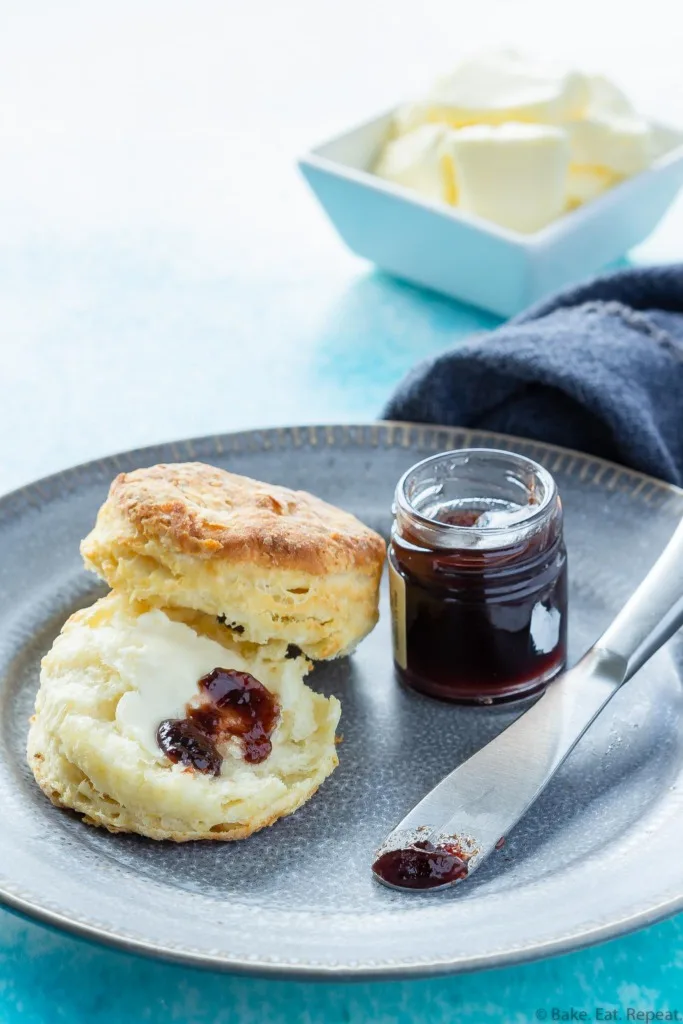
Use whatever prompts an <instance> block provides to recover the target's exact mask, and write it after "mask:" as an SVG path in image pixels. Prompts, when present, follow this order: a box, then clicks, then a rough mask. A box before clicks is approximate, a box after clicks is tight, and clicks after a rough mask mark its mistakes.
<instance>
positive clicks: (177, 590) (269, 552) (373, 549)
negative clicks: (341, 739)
mask: <svg viewBox="0 0 683 1024" xmlns="http://www.w3.org/2000/svg"><path fill="white" fill-rule="evenodd" d="M81 551H82V554H83V557H84V559H85V562H86V565H87V566H88V568H90V569H93V570H94V571H95V572H97V573H98V575H100V576H101V577H102V578H104V579H105V580H106V581H107V582H108V583H109V585H110V586H111V587H113V588H114V589H116V590H118V591H121V592H123V593H125V594H127V595H128V596H129V598H130V599H132V600H137V601H145V602H148V603H150V604H154V605H156V606H158V607H175V608H190V609H195V610H197V611H201V612H205V613H207V614H209V615H215V616H225V618H226V620H227V621H228V623H234V625H235V626H236V627H237V628H238V632H239V633H240V634H241V635H242V637H243V638H244V639H247V640H251V641H254V642H255V643H259V644H262V643H268V642H269V641H271V640H274V639H279V640H284V641H286V642H287V643H292V644H296V645H297V646H298V647H300V648H301V649H302V650H303V651H304V652H305V653H306V654H307V655H309V656H310V657H312V658H333V657H336V656H338V655H341V654H345V653H348V652H349V651H350V650H352V649H353V648H354V647H355V646H356V645H357V644H358V642H359V641H360V640H361V639H362V638H363V637H364V636H365V635H366V634H367V633H369V632H370V630H371V629H372V628H373V626H374V625H375V623H376V622H377V618H378V610H377V608H378V590H379V580H380V577H381V573H382V566H383V563H384V552H385V545H384V541H383V540H382V538H381V537H379V536H378V534H376V533H374V532H373V531H372V530H370V529H369V528H368V527H366V526H364V525H363V524H362V523H361V522H359V520H357V519H356V518H355V517H354V516H352V515H350V514H349V513H347V512H343V511H341V510H340V509H338V508H335V507H334V506H332V505H329V504H327V503H326V502H324V501H321V500H320V499H319V498H316V497H314V496H313V495H310V494H307V493H306V492H304V491H292V490H289V489H288V488H285V487H278V486H275V485H271V484H264V483H261V482H259V481H255V480H251V479H249V478H248V477H242V476H237V475H235V474H233V473H227V472H225V471H224V470H221V469H216V468H214V467H212V466H207V465H204V464H203V463H179V464H173V465H159V466H152V467H150V468H149V469H141V470H135V471H134V472H132V473H122V474H121V475H120V476H118V477H117V478H116V479H115V480H114V482H113V484H112V486H111V489H110V493H109V497H108V499H107V501H106V502H105V503H104V505H103V506H102V508H101V510H100V512H99V514H98V517H97V523H96V526H95V528H94V529H93V531H92V532H91V533H90V534H89V536H88V537H86V539H85V540H84V541H83V543H82V545H81Z"/></svg>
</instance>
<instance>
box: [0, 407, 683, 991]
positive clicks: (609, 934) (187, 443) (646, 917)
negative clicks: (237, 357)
mask: <svg viewBox="0 0 683 1024" xmlns="http://www.w3.org/2000/svg"><path fill="white" fill-rule="evenodd" d="M373 428H374V429H375V430H377V431H379V430H381V429H382V428H385V429H386V430H387V435H386V440H387V441H388V442H389V444H390V445H394V444H395V443H396V438H395V436H394V434H395V432H396V431H400V432H401V435H402V436H401V437H400V439H399V443H400V444H402V445H403V446H404V447H406V448H409V447H412V446H413V445H416V446H417V445H420V443H424V438H425V436H426V433H427V432H430V433H433V432H437V433H443V434H444V436H445V437H446V438H447V437H448V436H449V435H451V436H455V435H458V440H459V446H460V447H475V445H474V444H472V441H473V440H474V439H475V438H479V439H482V440H483V441H487V440H488V441H489V442H492V441H493V440H494V439H495V442H496V443H501V442H502V443H503V444H504V445H505V446H508V445H515V444H517V445H524V446H532V447H534V448H537V449H538V450H539V452H540V453H543V454H546V453H549V454H554V455H556V459H555V460H554V461H555V462H557V458H559V457H564V456H569V457H570V458H576V459H578V460H579V461H580V462H583V463H593V464H596V465H597V466H599V467H602V473H601V478H602V477H603V476H604V475H605V473H607V472H608V471H612V473H613V474H614V475H613V480H614V482H615V483H616V480H617V479H618V478H619V476H620V475H622V474H623V475H625V476H627V477H628V478H630V479H632V480H634V482H635V483H636V486H637V487H638V489H639V490H642V489H643V488H644V487H645V486H647V485H648V484H649V485H651V486H652V488H653V493H654V492H655V491H656V492H659V493H660V494H662V495H663V496H667V495H669V496H677V497H678V498H679V499H683V488H681V487H677V486H676V485H674V484H669V483H667V482H666V481H664V480H661V479H659V478H657V477H653V476H650V475H648V474H646V473H642V472H640V471H638V470H634V469H631V468H630V467H626V466H622V465H620V464H618V463H616V462H613V461H610V460H607V459H603V458H600V457H598V456H594V455H592V454H590V453H586V452H580V451H578V450H576V449H571V448H565V447H563V446H561V445H553V444H548V443H546V442H543V441H537V440H535V439H533V438H523V437H518V436H515V435H510V434H503V433H499V432H497V431H486V430H479V429H474V428H466V427H460V426H455V425H446V424H433V423H412V422H404V421H400V420H398V421H397V420H375V421H366V422H360V423H359V422H350V423H334V424H304V425H291V426H289V425H288V426H283V427H262V428H258V427H257V428H253V429H248V430H236V431H226V432H224V433H221V434H208V435H202V436H199V437H191V438H183V439H173V440H167V441H158V442H155V443H154V444H151V445H145V446H142V447H139V448H132V449H127V450H122V451H118V452H115V453H112V454H109V455H105V456H101V457H99V458H95V459H90V460H86V461H85V462H81V463H78V464H76V465H74V466H70V467H66V468H65V469H62V470H58V471H57V472H55V473H52V474H48V475H47V476H44V477H41V478H39V479H37V480H34V481H30V482H29V483H26V484H23V485H21V486H19V487H17V488H15V489H13V490H10V491H8V492H5V493H3V494H2V495H0V522H1V521H2V518H3V512H4V511H5V510H7V509H8V506H11V505H13V504H14V503H15V502H17V501H19V502H21V501H22V499H24V500H27V499H30V497H31V496H33V495H37V497H38V498H39V500H40V501H41V502H45V501H46V500H49V492H50V490H51V489H52V488H53V487H54V486H55V485H57V484H60V483H63V482H64V481H65V480H67V481H69V482H72V481H73V480H74V478H76V487H77V486H78V477H79V475H80V474H81V473H82V472H86V471H93V470H97V469H100V470H106V471H108V472H109V473H115V472H121V471H124V467H123V466H120V465H119V464H118V460H119V459H126V460H127V459H135V460H139V459H140V458H141V457H143V456H144V455H145V453H147V452H149V453H152V452H155V451H159V450H160V449H169V448H170V450H171V454H172V455H173V456H174V458H175V457H176V453H175V451H174V449H179V450H178V452H177V456H178V461H185V460H186V459H187V458H188V457H189V458H197V455H196V453H194V452H193V448H194V446H197V447H201V446H206V445H207V444H213V445H214V447H215V448H216V450H217V453H218V454H222V453H223V451H229V450H230V444H229V441H230V440H233V441H235V440H239V439H242V438H244V439H246V438H249V439H251V440H252V441H253V439H254V438H258V439H259V441H260V445H259V448H260V449H261V450H262V449H263V448H265V447H269V445H266V444H265V443H264V439H266V438H269V437H272V436H273V435H276V436H277V437H278V438H279V439H282V438H284V437H285V436H289V437H291V438H293V440H294V445H295V447H296V446H299V439H298V435H299V433H300V432H301V433H302V434H304V435H306V434H308V435H309V437H311V436H313V435H311V432H315V437H316V441H313V442H312V443H314V444H315V443H317V436H318V434H319V432H321V431H322V432H329V431H342V432H344V433H346V434H347V435H350V438H351V441H352V442H353V443H356V444H357V443H358V442H359V440H360V438H359V436H357V434H356V432H358V431H365V430H368V429H373ZM361 436H362V435H361ZM225 442H228V443H225ZM328 443H329V444H331V443H332V442H330V441H329V440H328ZM377 447H379V439H378V441H377ZM181 449H184V451H183V450H181ZM233 450H235V448H234V447H233ZM254 450H255V451H256V450H259V449H254ZM442 450H447V449H442ZM532 457H533V456H532ZM60 490H61V488H60ZM69 490H71V487H69ZM62 493H63V491H62ZM29 504H32V502H30V500H29ZM10 516H11V512H10ZM0 906H4V907H5V908H7V909H8V910H9V911H11V912H12V913H14V914H17V915H19V916H21V917H24V918H26V919H29V920H33V921H37V922H38V923H40V924H42V925H47V926H48V927H51V928H53V929H56V930H58V931H63V932H66V933H67V934H69V935H73V936H75V937H77V938H78V939H85V940H87V941H90V942H94V943H98V944H102V945H105V946H107V947H109V948H113V949H117V950H120V951H123V952H127V953H132V954H138V955H142V956H145V957H148V958H152V959H157V960H162V961H166V962H173V963H179V964H185V965H186V966H192V967H199V968H204V969H207V970H213V971H221V972H230V973H235V974H242V975H248V976H261V977H264V976H268V977H273V978H283V979H285V978H289V979H299V980H307V981H314V980H318V981H331V980H339V981H341V980H345V981H353V980H378V979H382V978H383V979H388V978H389V979H395V980H398V979H401V978H405V979H416V978H420V977H430V976H437V975H444V974H461V973H473V972H475V971H481V970H487V969H494V968H499V967H503V966H513V965H516V964H522V963H528V962H532V961H534V960H539V959H542V958H545V957H550V956H558V955H561V954H563V953H569V952H573V951H577V950H579V949H585V948H587V947H589V946H592V945H595V944H597V943H601V942H605V941H607V940H609V939H614V938H617V937H620V936H622V935H626V934H628V933H630V932H633V931H635V930H637V929H639V928H643V927H647V926H649V925H652V924H655V923H656V922H658V921H661V920H664V919H665V918H667V917H670V916H672V915H674V914H676V913H677V912H679V911H681V910H683V891H682V892H681V894H680V896H678V897H674V898H672V899H668V900H665V901H663V902H660V903H657V904H655V905H654V906H650V907H647V908H645V909H642V910H640V911H637V912H635V913H633V914H631V915H627V916H624V917H620V918H618V919H617V920H614V921H610V922H606V923H604V924H601V925H598V926H588V927H585V928H583V929H582V930H575V931H573V932H572V933H570V934H568V935H564V936H561V937H558V938H556V939H550V940H543V941H542V942H541V943H540V944H539V943H536V944H529V943H527V944H526V945H524V946H523V947H521V948H520V947H517V948H511V949H508V950H498V951H495V952H491V953H486V954H482V955H480V956H478V957H476V958H473V959H469V960H463V961H457V960H456V961H453V960H452V959H448V958H446V959H444V960H435V959H433V960H431V961H430V960H421V961H415V962H414V963H406V962H404V963H400V962H398V963H389V962H386V963H378V962H375V963H371V964H363V963H355V964H350V963H342V964H324V963H320V962H318V963H316V964H306V963H305V962H304V963H302V962H301V961H298V962H292V963H287V962H286V960H282V961H278V962H273V961H266V960H261V961H257V960H253V959H246V958H244V957H241V956H239V955H235V956H234V957H232V956H230V954H226V953H220V954H216V955H213V954H211V953H208V952H198V951H196V950H192V949H191V948H186V949H183V948H182V947H178V946H175V947H174V946H169V945H164V944H162V943H159V942H156V941H154V940H146V939H144V938H136V937H134V936H132V935H130V934H125V933H122V932H121V931H120V930H118V931H117V930H113V929H108V928H105V927H102V926H101V925H100V924H99V923H93V924H89V923H87V922H86V921H83V920H79V919H78V917H74V916H71V917H69V916H67V915H66V914H65V913H62V912H61V911H58V910H53V909H50V908H49V907H48V906H45V905H41V904H40V903H38V902H36V901H35V900H33V899H31V898H29V897H25V896H22V895H19V894H17V893H16V892H13V891H12V889H11V888H10V887H8V886H7V885H6V884H5V883H3V881H2V880H1V879H0Z"/></svg>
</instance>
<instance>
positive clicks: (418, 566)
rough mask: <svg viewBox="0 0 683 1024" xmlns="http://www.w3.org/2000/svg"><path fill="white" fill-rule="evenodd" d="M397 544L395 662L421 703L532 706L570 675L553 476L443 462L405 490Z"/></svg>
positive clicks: (481, 463) (469, 460)
mask: <svg viewBox="0 0 683 1024" xmlns="http://www.w3.org/2000/svg"><path fill="white" fill-rule="evenodd" d="M394 515H395V521H394V525H393V529H392V535H391V543H390V545H389V578H390V586H391V611H392V625H393V636H394V661H395V664H396V669H397V672H398V674H399V677H400V678H401V679H402V680H403V682H405V683H406V684H407V685H408V686H410V687H412V688H413V689H415V690H419V691H420V692H421V693H425V694H428V695H429V696H432V697H439V698H441V699H444V700H450V701H457V702H460V703H467V704H495V703H499V702H502V701H509V700H515V699H517V698H519V697H526V696H528V695H530V694H533V693H535V692H537V691H538V690H540V689H542V688H543V686H544V685H545V684H546V683H547V682H548V681H549V680H551V679H552V678H553V676H555V675H557V673H558V672H560V671H561V670H562V668H564V665H565V661H566V646H567V553H566V549H565V546H564V539H563V535H562V505H561V502H560V498H559V495H558V493H557V487H556V485H555V481H554V480H553V478H552V476H551V475H550V473H548V471H547V470H545V469H544V468H543V467H542V466H539V465H538V464H537V463H535V462H533V461H532V460H531V459H527V458H525V457H524V456H522V455H517V454H515V453H514V452H507V451H497V450H494V449H486V448H470V449H463V450H462V451H452V452H444V453H443V454H441V455H435V456H433V457H432V458H430V459H425V460H424V461H423V462H418V463H417V465H415V466H413V467H412V469H409V470H408V472H407V473H406V474H405V475H404V476H403V477H402V478H401V480H400V481H399V483H398V487H397V488H396V500H395V505H394Z"/></svg>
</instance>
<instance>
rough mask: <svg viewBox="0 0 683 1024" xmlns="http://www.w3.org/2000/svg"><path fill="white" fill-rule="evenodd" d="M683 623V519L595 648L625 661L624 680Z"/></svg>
mask: <svg viewBox="0 0 683 1024" xmlns="http://www.w3.org/2000/svg"><path fill="white" fill-rule="evenodd" d="M682 625H683V520H681V522H680V523H679V524H678V527H677V528H676V531H675V533H674V535H673V536H672V538H671V540H670V541H669V543H668V544H667V546H666V547H665V548H664V551H663V552H662V553H661V555H660V556H659V558H658V559H657V561H656V562H655V564H654V565H653V567H652V568H651V569H650V571H649V573H648V574H647V576H646V577H645V579H644V580H643V582H642V583H641V584H640V586H639V587H638V588H637V590H636V591H635V592H634V593H633V594H632V596H631V597H630V598H629V600H628V601H627V602H626V604H625V605H624V607H623V608H622V609H621V611H620V612H619V614H618V615H617V617H616V618H615V619H614V621H613V622H612V625H611V626H609V627H608V628H607V630H606V632H605V633H603V635H602V637H601V638H600V640H598V642H597V644H596V645H595V646H596V647H599V648H606V649H607V650H608V651H612V652H613V653H614V654H618V655H620V656H621V657H622V658H624V660H625V661H626V662H627V663H628V666H627V670H626V676H625V680H626V679H630V678H631V676H632V675H633V674H634V672H637V670H638V669H639V668H640V666H641V665H643V664H644V663H645V662H646V661H647V659H648V658H649V657H651V655H653V654H654V652H655V651H656V650H657V648H658V647H661V646H662V644H664V643H666V641H667V640H668V639H669V637H670V636H672V635H673V633H675V632H676V630H677V629H678V628H679V627H680V626H682Z"/></svg>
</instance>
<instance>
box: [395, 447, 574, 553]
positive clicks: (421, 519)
mask: <svg viewBox="0 0 683 1024" xmlns="http://www.w3.org/2000/svg"><path fill="white" fill-rule="evenodd" d="M482 455H483V456H486V457H489V456H496V457H502V458H503V459H504V460H506V461H509V462H510V463H513V462H514V464H515V465H516V466H517V467H522V468H524V469H526V470H527V471H531V473H533V475H534V476H535V478H536V479H537V480H538V482H539V483H540V484H541V489H542V499H541V501H540V502H539V503H538V505H537V507H536V508H535V510H534V511H533V512H531V513H530V514H527V515H525V516H524V517H523V518H520V519H517V520H511V521H510V522H508V523H505V524H501V525H498V526H494V525H491V526H476V525H472V526H464V525H457V524H455V523H449V522H443V521H441V520H438V519H434V518H432V517H431V516H428V515H425V514H424V513H423V512H420V511H419V509H417V508H416V507H415V505H414V504H413V503H412V501H411V499H410V498H409V496H408V493H407V484H408V482H409V480H410V478H411V476H412V475H413V474H414V473H415V472H416V470H418V469H421V468H423V467H425V466H429V464H430V463H438V462H440V461H443V460H446V459H453V458H454V457H458V456H462V457H463V459H466V460H467V461H469V459H470V458H471V457H472V456H474V457H476V456H482ZM557 498H558V492H557V484H556V483H555V479H554V477H553V475H552V474H551V473H550V472H549V471H548V470H547V469H546V468H545V467H544V466H541V465H540V463H538V462H536V461H535V460H534V459H530V458H529V457H528V456H526V455H521V454H519V453H518V452H515V451H508V450H506V449H503V448H455V449H452V450H449V451H445V452H437V454H436V455H430V456H429V457H428V458H426V459H421V460H420V461H419V462H416V463H415V464H414V465H413V466H411V467H410V468H409V469H408V470H406V472H405V473H404V474H403V476H402V477H401V478H400V480H399V481H398V484H397V485H396V494H395V512H396V514H397V515H398V514H399V513H401V514H402V515H403V516H405V517H409V518H410V520H411V521H412V522H413V523H414V524H416V525H418V526H420V527H421V528H422V529H423V530H425V531H428V532H436V533H437V534H438V536H439V537H440V538H441V539H446V538H447V539H448V546H457V544H456V543H454V542H456V541H457V540H463V541H464V540H466V539H467V543H466V544H465V546H467V547H469V546H470V545H471V542H472V540H473V539H474V538H475V537H479V538H490V539H491V540H494V539H497V538H498V539H503V538H507V537H513V536H516V535H519V534H520V533H526V532H527V531H529V530H531V531H533V530H534V528H536V527H538V526H539V524H540V523H542V522H543V521H544V520H545V519H547V517H548V515H549V514H550V512H551V511H552V509H553V507H554V506H555V504H556V499H557ZM525 507H526V508H529V505H527V506H525Z"/></svg>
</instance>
